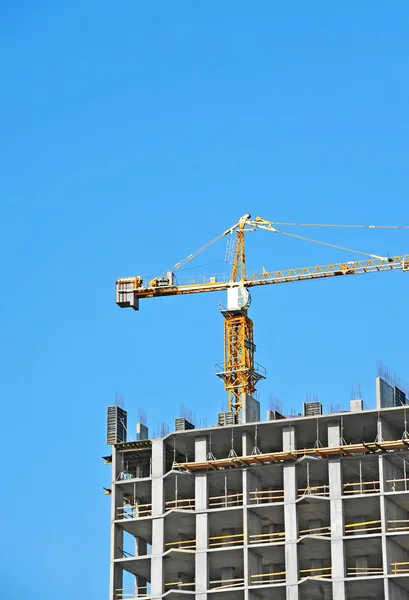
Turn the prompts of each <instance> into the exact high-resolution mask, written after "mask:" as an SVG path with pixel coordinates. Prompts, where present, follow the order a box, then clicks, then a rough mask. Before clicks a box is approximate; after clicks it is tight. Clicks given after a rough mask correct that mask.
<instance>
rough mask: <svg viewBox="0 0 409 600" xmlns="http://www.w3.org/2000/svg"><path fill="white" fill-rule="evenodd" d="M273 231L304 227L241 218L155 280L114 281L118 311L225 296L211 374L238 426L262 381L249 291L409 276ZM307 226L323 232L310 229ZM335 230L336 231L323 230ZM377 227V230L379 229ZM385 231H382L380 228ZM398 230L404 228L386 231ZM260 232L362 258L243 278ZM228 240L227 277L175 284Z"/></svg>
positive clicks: (396, 262) (385, 263)
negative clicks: (219, 351) (147, 302)
mask: <svg viewBox="0 0 409 600" xmlns="http://www.w3.org/2000/svg"><path fill="white" fill-rule="evenodd" d="M277 225H305V226H307V225H310V224H295V223H276V222H273V221H267V220H265V219H262V218H260V217H256V218H255V219H252V218H251V215H250V214H245V215H244V216H242V217H241V218H240V219H239V220H238V221H237V223H235V224H234V225H232V226H231V227H230V228H229V229H227V230H226V231H224V232H223V233H222V234H221V235H219V236H218V237H216V238H215V239H214V240H212V241H210V242H209V243H207V244H205V245H204V246H203V247H201V248H200V249H199V250H197V251H196V252H194V253H193V254H190V255H189V256H187V257H186V258H185V259H184V260H182V261H181V262H179V263H177V264H176V265H175V266H174V267H173V268H172V269H170V270H168V271H166V272H165V273H163V274H162V275H160V276H159V277H156V278H154V279H152V280H150V281H145V280H144V279H143V278H142V277H140V276H137V277H122V278H118V279H117V281H116V303H117V304H118V306H120V307H121V308H126V307H130V308H133V309H134V310H139V300H140V299H142V298H158V297H164V296H178V295H183V294H197V293H202V292H218V291H222V290H226V291H227V304H226V307H225V308H223V309H222V314H223V316H224V363H223V365H216V374H217V375H218V376H219V377H220V378H221V379H222V380H223V381H224V386H225V389H226V391H227V395H228V411H229V412H231V413H232V414H233V419H234V422H235V423H239V422H240V421H241V416H242V408H243V398H244V397H245V395H249V396H252V395H253V394H254V392H255V390H256V385H257V382H258V381H260V380H261V379H264V378H265V376H266V372H265V369H264V368H263V367H261V366H260V365H258V364H257V363H256V362H255V360H254V354H255V349H256V347H255V344H254V326H253V321H252V320H251V319H250V317H249V316H248V310H249V307H250V301H251V298H250V292H249V288H252V287H258V286H262V285H272V284H278V283H289V282H295V281H307V280H317V279H325V278H328V277H338V276H342V275H358V274H364V273H375V272H381V271H388V270H395V269H400V270H402V271H409V255H407V254H406V255H400V256H393V257H389V256H387V257H384V256H378V255H374V254H368V253H365V252H359V251H356V250H350V249H349V248H344V247H341V246H336V245H334V244H328V243H326V242H322V241H318V240H313V239H310V238H306V237H303V236H299V235H295V234H291V233H288V232H285V231H282V230H279V229H277V227H276V226H277ZM313 226H323V225H317V224H313ZM329 226H330V227H331V226H336V225H329ZM340 227H365V228H369V229H374V228H376V227H378V226H375V225H366V226H359V225H358V226H357V225H341V226H340ZM379 227H382V226H379ZM383 227H385V226H383ZM391 227H395V228H403V227H405V226H391ZM257 229H264V230H267V231H270V232H272V233H276V234H283V235H287V236H291V237H295V238H298V239H301V240H306V241H310V242H315V243H318V244H324V245H327V246H331V247H334V248H338V249H341V250H348V251H352V252H357V253H359V254H361V255H365V256H366V257H367V258H366V259H365V260H359V261H347V262H338V263H332V264H327V265H318V266H313V267H301V268H295V269H287V270H279V271H267V270H265V269H264V268H263V269H262V271H261V272H259V273H256V274H252V275H248V274H247V272H246V253H245V234H246V233H247V232H249V231H255V230H257ZM231 234H235V235H236V242H235V244H234V246H233V247H232V267H231V273H230V277H229V278H228V279H226V280H225V279H222V280H220V279H219V278H217V277H205V278H204V279H203V281H200V282H191V283H188V284H179V283H178V281H177V278H176V275H175V271H177V270H178V269H180V268H181V267H182V266H184V265H185V264H186V263H187V262H189V261H191V260H193V259H194V258H195V257H196V256H197V255H198V254H200V253H201V252H203V251H204V250H206V249H207V248H209V247H210V246H211V245H212V244H214V243H215V242H217V241H218V240H220V239H221V238H223V237H224V236H228V235H231Z"/></svg>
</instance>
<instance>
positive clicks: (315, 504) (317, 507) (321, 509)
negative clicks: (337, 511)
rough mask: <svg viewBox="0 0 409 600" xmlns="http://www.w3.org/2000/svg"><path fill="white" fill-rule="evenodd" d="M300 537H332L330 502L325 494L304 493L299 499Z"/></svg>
mask: <svg viewBox="0 0 409 600" xmlns="http://www.w3.org/2000/svg"><path fill="white" fill-rule="evenodd" d="M297 511H298V537H299V538H304V537H306V536H312V537H328V538H329V537H330V536H331V526H330V503H329V499H328V498H327V497H325V496H323V497H318V496H314V495H309V494H304V495H303V496H302V497H301V498H299V499H298V501H297Z"/></svg>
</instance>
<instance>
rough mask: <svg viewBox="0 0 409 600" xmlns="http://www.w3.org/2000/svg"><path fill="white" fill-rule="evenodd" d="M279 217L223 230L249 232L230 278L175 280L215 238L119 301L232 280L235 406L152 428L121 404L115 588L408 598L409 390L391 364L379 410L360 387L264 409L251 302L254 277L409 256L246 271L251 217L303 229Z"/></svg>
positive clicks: (270, 279)
mask: <svg viewBox="0 0 409 600" xmlns="http://www.w3.org/2000/svg"><path fill="white" fill-rule="evenodd" d="M287 225H292V224H287ZM276 226H277V223H273V222H269V221H265V220H263V219H261V218H259V217H257V218H256V219H255V220H253V221H252V220H251V218H250V215H249V214H247V215H244V216H243V217H242V218H241V219H240V220H239V221H238V222H237V223H236V224H235V225H233V227H231V228H229V229H228V230H226V231H225V232H223V233H222V234H221V235H220V236H219V237H218V238H216V239H215V240H213V241H214V242H215V241H217V240H218V239H221V238H222V237H223V236H226V235H231V234H233V233H235V234H236V236H237V237H236V238H234V243H232V244H231V246H230V254H231V256H232V261H231V262H232V269H231V275H230V277H229V278H227V279H223V278H222V279H219V278H217V277H208V278H202V279H201V280H200V281H198V280H194V281H189V282H187V283H186V282H184V283H182V282H180V281H178V280H177V279H176V276H175V273H174V271H177V269H179V268H180V266H182V265H183V264H185V263H186V262H187V261H189V260H191V259H192V258H194V257H195V256H196V255H197V254H199V252H201V251H202V250H204V249H205V248H207V247H208V246H209V245H210V244H211V243H213V242H211V243H210V244H206V245H205V246H203V247H202V248H201V249H200V250H199V251H197V252H196V253H193V254H190V255H189V256H188V257H187V259H185V260H184V261H181V262H180V263H178V264H177V265H175V267H174V268H173V271H168V272H166V273H165V274H163V275H161V276H160V277H157V278H155V279H153V280H150V281H145V280H144V279H143V278H142V277H129V278H121V279H118V280H117V286H116V294H117V295H116V301H117V304H118V305H119V306H121V307H131V308H133V309H134V310H138V309H139V301H140V299H142V298H155V297H163V296H170V295H181V294H191V293H200V292H213V291H220V290H227V306H226V308H223V310H222V313H223V315H224V318H225V348H224V363H223V365H220V366H217V369H216V372H217V374H218V375H219V376H220V377H221V379H222V380H223V382H224V385H225V389H226V391H227V394H228V410H227V411H226V412H224V413H220V414H219V417H218V423H217V426H214V427H211V428H200V429H197V428H194V427H193V425H192V424H191V423H189V422H188V421H187V420H186V419H183V418H182V419H177V420H176V422H175V431H174V432H172V433H170V434H169V435H166V436H161V437H156V438H154V439H149V435H148V430H147V428H146V426H145V425H144V424H142V423H138V425H137V435H136V441H127V438H126V432H127V423H126V418H127V415H126V412H125V411H124V410H123V409H121V408H120V407H110V409H109V411H108V429H107V441H108V443H109V444H111V445H112V456H108V457H105V460H106V462H107V463H110V464H112V483H111V487H110V488H109V489H108V490H107V491H108V493H110V494H111V499H112V507H111V575H110V600H114V599H117V600H133V599H136V598H151V599H152V600H153V599H155V600H156V599H159V598H167V597H169V598H171V599H172V600H182V599H185V598H188V597H191V598H196V599H197V600H263V599H267V598H268V599H274V600H284V599H286V600H318V599H323V600H345V599H348V600H358V599H359V600H367V599H369V598H375V599H377V600H382V599H385V600H404V599H409V489H408V487H409V473H408V466H409V433H408V427H407V414H406V411H407V408H406V403H407V393H406V392H407V390H403V389H400V388H399V387H398V386H396V385H394V384H393V382H391V381H387V378H386V380H385V378H382V377H378V378H377V383H376V400H377V407H376V409H375V410H364V409H363V403H362V400H360V399H359V398H358V399H353V400H352V401H351V404H350V407H349V410H348V411H344V412H339V413H335V414H334V413H333V414H322V409H321V405H320V404H319V403H317V402H314V403H306V404H305V405H304V411H303V412H304V414H303V415H300V416H298V417H291V418H284V417H283V416H282V415H280V414H278V413H277V411H268V413H267V418H266V420H264V421H262V420H260V405H259V403H258V402H257V400H255V398H254V396H255V394H254V392H255V389H256V384H257V382H258V381H259V380H260V379H262V378H264V376H265V371H264V369H263V368H262V367H260V366H259V365H257V363H256V362H255V360H254V353H255V345H254V339H253V322H252V321H251V319H250V318H249V317H248V308H249V305H250V295H249V288H252V287H255V286H262V285H269V284H277V283H286V282H294V281H298V282H300V281H306V280H319V279H325V278H328V277H334V276H343V275H354V274H365V273H374V272H383V271H389V270H393V269H397V270H401V271H406V272H407V271H409V256H408V255H404V256H395V257H392V258H391V257H381V256H375V255H368V257H369V258H368V259H367V260H365V261H358V262H341V263H337V264H331V265H326V266H316V267H308V268H307V267H303V268H300V269H290V270H284V271H283V270H282V271H275V272H271V271H266V270H265V269H263V270H262V272H260V273H258V274H255V275H252V276H248V275H247V273H246V259H245V253H244V237H245V235H244V234H245V232H246V231H255V230H256V229H266V230H267V231H270V232H273V233H276V234H277V233H284V234H285V235H292V234H286V233H285V232H282V231H279V230H278V229H277V228H276ZM303 226H306V225H303ZM370 227H371V228H372V229H375V226H370ZM295 237H300V236H295ZM301 239H305V240H307V241H309V242H314V241H315V240H311V239H310V238H304V237H301ZM318 243H321V244H322V243H323V242H318ZM328 245H331V244H328ZM335 247H337V248H339V247H338V246H335ZM342 250H346V249H345V248H342ZM361 254H365V253H362V252H361Z"/></svg>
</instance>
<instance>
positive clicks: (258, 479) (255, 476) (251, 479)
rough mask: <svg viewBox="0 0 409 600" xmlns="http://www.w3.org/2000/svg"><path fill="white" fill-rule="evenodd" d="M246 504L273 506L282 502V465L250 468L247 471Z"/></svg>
mask: <svg viewBox="0 0 409 600" xmlns="http://www.w3.org/2000/svg"><path fill="white" fill-rule="evenodd" d="M247 485H248V490H249V492H248V494H249V497H248V502H249V503H250V504H275V503H279V502H284V484H283V467H282V465H265V466H263V467H251V468H249V469H248V471H247Z"/></svg>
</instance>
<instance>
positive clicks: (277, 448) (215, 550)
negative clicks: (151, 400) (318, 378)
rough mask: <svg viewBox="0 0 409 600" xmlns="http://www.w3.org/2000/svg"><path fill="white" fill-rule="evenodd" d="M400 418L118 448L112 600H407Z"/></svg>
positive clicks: (348, 419)
mask: <svg viewBox="0 0 409 600" xmlns="http://www.w3.org/2000/svg"><path fill="white" fill-rule="evenodd" d="M406 410H407V409H406V407H404V406H403V407H394V408H385V409H381V408H379V409H378V410H368V411H357V412H344V413H337V414H331V415H314V416H311V417H298V418H291V419H280V420H277V421H267V422H259V423H246V424H243V425H235V426H232V427H228V426H226V427H213V428H208V429H192V430H183V431H178V432H174V433H172V434H170V435H168V436H166V437H165V438H161V439H151V440H150V439H147V440H139V441H137V442H125V443H119V444H116V445H114V446H113V447H112V458H111V462H112V486H111V498H112V512H111V577H110V600H114V599H117V600H131V599H136V598H151V599H152V600H153V599H159V598H165V597H166V598H167V597H169V598H171V599H172V600H182V598H183V599H186V598H189V597H190V598H197V599H198V600H217V599H219V600H262V599H267V598H268V599H270V598H271V599H272V598H274V600H284V599H287V600H299V599H300V600H316V599H317V600H318V599H323V600H344V599H348V600H352V599H354V600H358V599H360V600H364V599H369V598H372V599H376V600H382V599H385V600H404V599H409V434H408V432H407V430H406V429H407V427H406V423H407V419H406Z"/></svg>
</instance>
